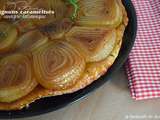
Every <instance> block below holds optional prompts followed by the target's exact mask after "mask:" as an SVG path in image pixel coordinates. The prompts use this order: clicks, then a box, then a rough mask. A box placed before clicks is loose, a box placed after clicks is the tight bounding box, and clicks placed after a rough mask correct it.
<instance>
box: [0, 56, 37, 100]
mask: <svg viewBox="0 0 160 120" xmlns="http://www.w3.org/2000/svg"><path fill="white" fill-rule="evenodd" d="M32 73H33V72H32V68H31V62H30V59H29V58H28V57H27V56H25V55H21V54H15V55H11V56H8V57H5V58H3V59H2V60H1V61H0V102H12V101H15V100H17V99H19V98H21V97H23V96H25V95H27V94H28V93H29V92H31V91H32V90H33V89H34V88H35V87H36V85H37V82H36V80H35V78H34V77H33V74H32Z"/></svg>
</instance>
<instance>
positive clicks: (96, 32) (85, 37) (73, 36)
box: [66, 26, 116, 62]
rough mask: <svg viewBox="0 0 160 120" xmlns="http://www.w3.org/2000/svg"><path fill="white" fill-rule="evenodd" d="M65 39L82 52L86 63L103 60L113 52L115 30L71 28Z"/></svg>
mask: <svg viewBox="0 0 160 120" xmlns="http://www.w3.org/2000/svg"><path fill="white" fill-rule="evenodd" d="M66 39H67V40H68V41H70V42H72V43H74V44H75V45H76V46H79V48H80V49H82V51H84V54H85V57H86V60H87V62H97V61H101V60H103V59H105V58H106V57H107V56H108V55H109V54H110V53H111V51H112V50H113V48H114V45H115V41H116V30H115V29H108V28H105V27H81V26H75V27H73V28H72V29H71V30H70V31H69V32H68V33H67V34H66Z"/></svg>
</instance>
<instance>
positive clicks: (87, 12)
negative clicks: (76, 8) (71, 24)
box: [77, 0, 123, 28]
mask: <svg viewBox="0 0 160 120" xmlns="http://www.w3.org/2000/svg"><path fill="white" fill-rule="evenodd" d="M122 16H123V15H122V9H121V8H120V6H119V5H118V2H117V0H81V1H80V15H79V18H78V20H77V24H79V25H84V26H107V27H112V28H114V27H117V26H118V25H119V24H120V23H121V22H122Z"/></svg>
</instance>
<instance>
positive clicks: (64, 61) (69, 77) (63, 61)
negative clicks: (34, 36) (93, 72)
mask: <svg viewBox="0 0 160 120" xmlns="http://www.w3.org/2000/svg"><path fill="white" fill-rule="evenodd" d="M33 60H34V72H35V75H36V77H37V81H38V82H39V83H40V84H41V85H42V86H43V87H45V88H47V89H54V90H59V89H66V88H68V87H70V86H72V85H74V84H75V82H76V81H77V79H78V78H79V77H80V75H81V73H82V72H83V71H84V69H85V60H84V57H83V56H82V54H81V52H80V51H79V50H77V49H76V48H75V47H73V46H72V45H71V44H69V43H68V42H66V41H56V42H49V43H47V44H45V45H43V46H41V47H40V48H38V49H37V50H36V51H35V52H34V53H33Z"/></svg>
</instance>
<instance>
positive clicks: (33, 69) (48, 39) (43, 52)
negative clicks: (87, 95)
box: [0, 0, 128, 110]
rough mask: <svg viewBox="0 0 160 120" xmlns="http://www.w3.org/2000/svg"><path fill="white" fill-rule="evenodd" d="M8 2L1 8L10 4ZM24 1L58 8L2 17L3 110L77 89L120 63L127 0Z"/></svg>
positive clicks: (0, 78)
mask: <svg viewBox="0 0 160 120" xmlns="http://www.w3.org/2000/svg"><path fill="white" fill-rule="evenodd" d="M18 1H19V0H15V2H18ZM0 2H2V1H0ZM7 2H11V0H6V1H3V4H1V3H0V7H1V9H4V10H5V9H9V8H10V7H8V6H7V5H8V4H7ZM21 2H23V3H25V5H27V6H30V9H32V8H35V7H36V8H39V9H40V8H43V9H46V10H54V11H55V14H54V15H52V16H49V15H47V16H46V19H44V20H37V19H29V20H26V19H15V20H6V19H4V18H3V16H1V17H0V54H1V55H0V110H20V109H22V108H24V107H27V106H28V105H29V104H30V103H32V102H36V100H38V99H41V98H44V97H51V96H57V95H63V94H68V93H73V92H76V91H78V90H80V89H83V88H84V87H86V86H88V85H89V84H91V83H92V82H94V81H95V80H97V79H98V78H99V77H101V76H102V75H103V74H105V73H106V72H107V70H108V69H109V68H110V67H111V65H112V64H113V63H114V61H115V59H116V58H117V56H118V53H119V50H120V48H121V44H122V37H123V33H124V30H125V27H126V26H127V24H128V17H127V13H126V10H125V8H124V6H123V4H122V1H121V0H45V1H42V0H21ZM18 4H19V3H18ZM21 5H22V6H23V4H21ZM17 7H18V6H17ZM23 7H24V6H23ZM22 23H23V24H22ZM53 102H54V101H53Z"/></svg>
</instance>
